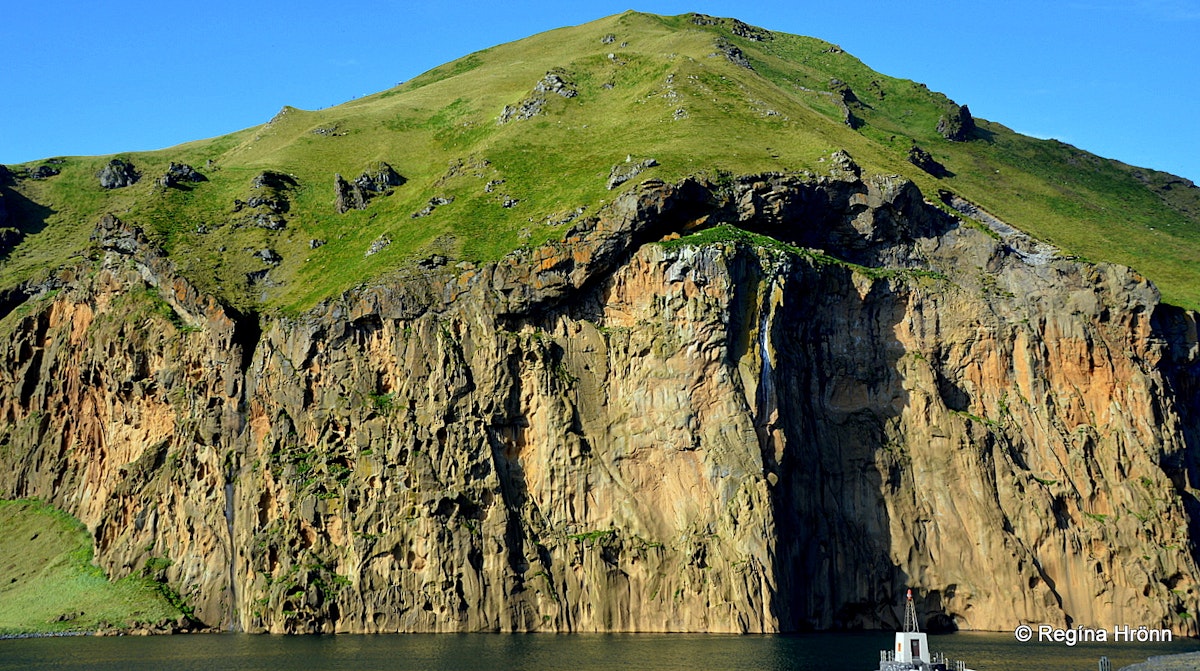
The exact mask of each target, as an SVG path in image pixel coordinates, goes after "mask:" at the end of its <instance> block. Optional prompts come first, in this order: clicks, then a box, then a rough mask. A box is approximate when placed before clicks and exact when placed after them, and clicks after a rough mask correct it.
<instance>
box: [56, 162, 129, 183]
mask: <svg viewBox="0 0 1200 671" xmlns="http://www.w3.org/2000/svg"><path fill="white" fill-rule="evenodd" d="M56 173H57V171H56ZM96 177H99V178H100V186H102V187H104V188H105V189H121V188H124V187H127V186H130V185H132V184H136V183H137V181H138V180H139V179H141V178H142V175H141V173H139V172H138V171H137V169H136V168H134V167H133V164H132V163H130V162H129V161H126V160H124V159H120V158H114V159H113V160H111V161H109V162H108V164H107V165H105V166H104V167H103V168H101V169H100V172H97V173H96Z"/></svg>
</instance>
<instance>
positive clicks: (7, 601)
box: [0, 501, 180, 634]
mask: <svg viewBox="0 0 1200 671" xmlns="http://www.w3.org/2000/svg"><path fill="white" fill-rule="evenodd" d="M0 539H3V542H0V634H12V633H22V632H33V631H36V632H55V631H95V630H96V629H98V628H110V627H115V628H126V627H128V626H130V625H131V624H133V623H151V624H153V623H158V622H161V621H163V620H170V621H172V622H174V621H175V619H176V618H178V617H179V615H180V612H179V610H178V609H176V608H174V607H172V606H171V604H170V603H168V602H167V600H166V599H165V598H164V597H163V595H162V594H161V593H160V589H161V588H160V586H159V584H158V583H154V582H151V581H149V580H147V579H142V578H135V577H130V578H126V579H124V580H120V581H118V582H115V583H112V582H109V581H108V580H107V579H106V578H105V576H104V573H103V572H102V571H101V570H100V569H98V568H96V567H95V566H93V565H92V563H91V561H92V539H91V537H90V536H89V535H88V533H87V530H86V529H84V528H83V525H81V524H80V523H79V520H76V519H75V518H73V517H70V516H68V515H66V514H64V513H62V512H60V511H58V510H55V509H54V508H51V507H49V506H45V505H43V504H41V503H38V502H36V501H0Z"/></svg>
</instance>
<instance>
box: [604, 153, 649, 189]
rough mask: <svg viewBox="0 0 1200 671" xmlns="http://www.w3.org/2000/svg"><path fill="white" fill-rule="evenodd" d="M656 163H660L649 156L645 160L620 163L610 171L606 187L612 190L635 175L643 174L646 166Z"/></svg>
mask: <svg viewBox="0 0 1200 671" xmlns="http://www.w3.org/2000/svg"><path fill="white" fill-rule="evenodd" d="M656 165H658V161H657V160H655V159H652V158H648V159H646V160H644V161H636V162H634V161H626V162H625V163H618V164H616V165H614V166H613V167H612V170H609V171H608V182H607V183H606V184H605V187H607V188H608V190H609V191H612V190H613V189H615V188H617V187H618V186H621V185H622V184H624V183H625V182H628V181H629V180H631V179H633V178H634V177H637V176H638V175H640V174H642V171H643V170H645V169H646V168H653V167H654V166H656Z"/></svg>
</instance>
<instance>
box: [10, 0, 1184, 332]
mask: <svg viewBox="0 0 1200 671" xmlns="http://www.w3.org/2000/svg"><path fill="white" fill-rule="evenodd" d="M550 72H553V73H555V76H556V77H557V78H558V80H559V81H561V82H564V83H565V85H566V88H567V89H569V90H570V95H561V94H559V93H558V92H557V91H556V90H555V87H554V86H551V87H549V88H547V87H546V86H545V85H542V86H541V88H542V89H543V90H542V91H538V90H537V89H538V88H539V82H542V81H543V80H544V78H546V77H547V73H550ZM539 98H540V99H541V103H540V108H539V112H538V113H537V114H536V115H535V116H532V117H530V118H525V119H517V118H509V119H508V120H507V121H503V117H504V114H503V111H504V109H505V108H506V106H507V107H509V108H512V109H522V108H523V104H525V103H531V102H535V101H536V99H539ZM958 102H959V103H966V104H968V105H969V103H970V102H971V101H969V100H964V101H958ZM534 106H537V105H534ZM955 109H957V108H956V107H955V106H954V103H953V102H952V101H950V100H949V99H948V98H946V97H945V96H944V95H942V94H940V93H936V92H933V91H930V90H929V89H928V88H926V87H925V86H924V85H922V84H919V83H916V82H913V81H910V80H906V79H899V78H894V77H890V76H887V75H884V74H881V73H878V72H875V71H874V70H872V69H870V68H869V67H867V66H866V65H865V64H863V63H862V62H861V61H859V60H858V59H856V58H854V57H853V56H851V55H850V54H847V53H845V52H844V51H843V50H841V49H840V48H838V47H837V46H836V45H833V44H830V43H828V42H824V41H822V40H819V39H814V38H811V37H801V36H796V35H788V34H784V33H776V32H769V31H765V30H761V29H756V28H753V27H750V26H746V25H745V24H742V23H740V22H737V21H734V20H731V19H714V18H712V17H704V16H701V15H694V14H685V15H681V16H671V17H664V16H656V15H651V14H641V13H637V12H626V13H623V14H619V15H616V16H610V17H607V18H603V19H600V20H597V21H594V22H591V23H587V24H584V25H580V26H573V27H567V28H561V29H558V30H552V31H549V32H546V33H542V34H539V35H535V36H533V37H529V38H527V39H524V40H520V41H517V42H512V43H509V44H502V45H499V46H495V47H492V48H489V49H484V50H482V51H479V52H476V53H473V54H470V55H467V56H465V57H463V58H460V59H458V60H456V61H453V62H451V63H448V64H446V65H442V66H439V67H437V68H434V69H433V70H431V71H429V72H426V73H425V74H422V75H420V76H418V77H416V78H415V79H413V80H411V81H409V82H406V83H404V84H402V85H400V86H397V87H396V88H393V89H390V90H388V91H384V92H381V93H378V94H375V95H372V96H367V97H364V98H361V99H357V100H353V101H350V102H347V103H345V104H342V105H338V106H335V107H330V108H327V109H323V110H315V111H305V110H299V109H296V108H293V107H286V106H285V107H283V108H282V109H281V111H280V112H279V114H277V115H276V116H275V117H274V118H273V119H271V120H270V121H269V122H268V123H266V124H264V125H261V126H257V127H254V128H249V129H246V130H242V131H238V132H236V133H231V134H229V135H225V136H221V137H217V138H212V139H208V140H200V141H197V142H191V143H188V144H183V145H179V146H177V147H171V148H169V149H164V150H161V151H154V152H138V153H130V154H123V155H121V156H120V158H123V159H127V160H129V161H130V162H132V163H133V164H134V166H135V167H136V169H137V170H138V171H139V172H140V173H141V174H142V178H141V180H140V181H139V182H137V183H136V184H133V185H132V186H127V187H124V188H117V189H104V188H101V186H100V184H99V180H98V179H97V177H96V174H97V172H98V171H99V170H101V168H103V167H104V166H105V164H107V163H108V162H109V161H110V160H111V159H112V158H114V157H111V156H103V157H62V158H59V159H55V160H54V162H53V163H50V164H48V165H49V167H52V168H53V169H55V170H58V171H59V174H57V175H54V176H50V177H45V178H43V179H34V178H21V179H19V180H18V181H17V182H16V183H15V184H12V185H10V186H3V187H0V196H3V198H2V199H0V200H3V201H6V202H8V203H9V209H10V211H12V212H15V213H16V219H17V220H18V226H17V228H20V229H21V230H22V231H23V233H24V237H23V238H22V240H21V242H19V243H18V244H16V245H15V247H13V248H12V249H11V250H9V251H8V253H7V255H4V254H0V256H3V257H4V260H3V262H2V264H0V288H4V287H9V286H12V285H14V284H17V283H19V282H22V281H25V280H27V279H29V278H31V277H33V276H35V275H37V274H38V273H43V272H45V271H46V269H48V268H54V267H57V266H59V265H62V264H65V263H67V262H69V260H70V259H71V258H72V257H73V255H75V254H77V253H78V252H79V251H80V250H81V249H83V248H84V247H85V246H86V244H87V237H88V235H89V233H90V232H91V230H92V227H93V226H94V225H95V222H96V221H97V220H98V219H99V217H100V216H101V215H102V214H103V213H104V212H113V213H116V214H117V215H118V216H119V217H120V218H122V219H123V220H125V221H126V222H127V223H130V224H134V225H138V226H141V227H143V228H144V229H145V230H146V231H147V232H148V234H149V235H150V236H151V237H152V238H153V239H154V240H155V241H156V242H158V243H159V244H160V245H161V246H162V247H163V248H164V249H165V250H166V251H167V253H168V254H169V255H170V256H171V257H172V259H173V260H174V261H175V263H176V264H177V265H178V266H179V268H180V269H181V272H182V273H183V274H184V275H185V276H186V277H188V279H189V280H191V281H192V282H193V283H194V284H195V285H196V286H197V287H199V288H200V289H202V290H204V291H206V292H209V293H212V294H214V295H216V296H218V297H220V298H221V299H222V300H223V301H225V302H227V303H229V304H231V305H233V306H235V307H238V308H241V309H247V308H249V309H253V310H267V311H270V310H283V311H287V312H292V313H295V312H299V311H303V310H305V309H308V308H310V307H312V306H313V305H315V304H317V303H318V302H320V301H322V300H324V299H327V298H330V297H332V296H335V295H337V294H339V293H341V292H343V291H345V290H347V289H350V288H352V287H354V286H356V285H359V284H362V283H364V282H369V281H371V280H372V279H374V278H378V277H380V276H383V275H386V274H387V273H388V272H389V271H390V270H393V269H395V268H396V267H398V266H400V265H404V264H407V263H411V262H413V261H414V260H417V259H420V258H424V257H427V256H429V255H431V254H440V255H443V256H446V257H448V258H450V259H451V260H463V261H473V262H480V261H485V262H486V261H492V260H495V259H498V258H499V257H501V256H503V255H504V254H505V253H507V252H509V251H512V250H513V249H516V248H519V247H523V246H532V245H537V244H539V243H541V242H543V241H546V240H548V239H551V238H557V237H560V236H561V235H562V234H563V233H564V231H565V229H566V228H569V226H570V224H569V221H571V220H572V218H573V217H577V216H590V215H593V214H595V213H596V212H597V211H599V210H600V209H601V208H602V207H603V206H604V205H605V204H606V203H607V202H611V200H612V199H613V197H614V196H615V195H616V194H617V193H619V192H620V191H622V190H625V189H629V188H634V187H635V186H636V185H637V183H638V182H640V181H642V180H645V179H648V178H658V179H662V180H665V181H675V180H679V179H682V178H684V177H687V176H690V175H696V174H708V175H716V174H722V173H733V174H752V173H759V172H767V171H805V170H807V171H811V172H814V173H817V174H824V173H825V172H826V168H827V167H828V165H829V164H828V163H827V162H826V159H827V157H828V156H829V155H830V154H831V153H832V152H833V151H835V150H837V149H842V150H845V151H847V152H849V153H850V155H852V156H853V157H854V159H855V161H856V162H857V163H858V164H859V165H860V166H862V167H863V169H864V170H865V171H866V172H868V173H885V174H900V175H904V176H906V177H908V178H909V179H911V180H913V181H914V182H916V183H917V185H918V186H919V187H920V188H921V190H922V191H923V192H924V193H925V194H926V196H927V197H929V198H930V199H934V198H936V194H937V191H938V190H939V189H945V190H948V191H952V192H954V193H956V194H958V195H960V196H962V197H964V198H967V199H968V200H971V201H973V202H975V203H977V204H978V205H980V206H981V207H983V208H985V209H987V210H988V211H989V212H991V213H992V214H994V215H995V216H997V217H999V218H1001V219H1003V220H1005V221H1007V222H1008V223H1010V224H1012V225H1014V226H1017V227H1018V228H1021V229H1023V230H1025V231H1026V232H1028V233H1030V234H1032V235H1034V236H1035V237H1038V238H1040V239H1043V240H1046V241H1049V242H1051V243H1053V244H1055V245H1057V246H1059V247H1061V248H1062V249H1063V250H1064V251H1066V252H1067V253H1072V254H1076V255H1078V256H1080V257H1084V258H1087V259H1090V260H1092V261H1112V262H1117V263H1122V264H1125V265H1129V266H1132V267H1134V268H1136V269H1137V270H1139V271H1140V272H1142V273H1143V274H1144V275H1146V276H1147V277H1149V278H1150V279H1151V280H1153V281H1154V282H1155V283H1156V284H1157V285H1158V286H1159V288H1160V289H1161V291H1162V292H1163V296H1164V298H1165V299H1166V300H1167V301H1168V302H1171V303H1174V304H1177V305H1181V306H1185V307H1189V308H1200V189H1197V188H1196V187H1195V186H1194V185H1191V184H1190V183H1188V182H1187V181H1186V180H1182V179H1180V178H1177V177H1174V176H1171V175H1168V174H1166V173H1161V172H1157V171H1153V170H1148V169H1142V168H1135V167H1132V166H1128V165H1125V164H1122V163H1119V162H1117V161H1112V160H1108V159H1103V158H1100V157H1098V156H1095V155H1093V154H1090V153H1088V152H1085V151H1082V150H1079V149H1077V148H1075V147H1072V146H1070V145H1066V144H1063V143H1061V142H1058V141H1055V140H1039V139H1035V138H1031V137H1027V136H1023V135H1020V134H1018V133H1015V132H1013V131H1012V130H1010V129H1008V128H1006V127H1004V126H1002V125H1000V124H999V123H995V122H991V121H986V120H982V119H976V120H975V123H976V126H977V128H976V129H975V130H974V131H973V132H971V133H969V134H968V137H966V138H965V141H951V140H948V139H946V138H945V137H943V136H942V134H941V133H939V131H938V125H939V120H940V119H941V118H942V117H943V116H946V115H947V114H949V113H951V112H952V111H953V110H955ZM848 119H849V120H850V121H851V123H847V120H848ZM914 146H917V147H920V148H921V149H922V150H923V151H924V152H927V153H928V155H929V156H930V157H931V158H932V159H933V160H934V161H936V163H937V164H939V165H940V166H941V168H942V170H941V171H935V172H936V173H937V174H934V173H931V172H927V171H926V170H925V169H922V168H920V167H918V166H917V165H915V164H914V163H912V162H910V161H909V156H910V152H912V151H913V148H914ZM648 158H653V159H655V160H656V161H657V165H656V166H653V167H650V168H648V169H646V170H644V171H643V172H642V173H641V174H639V175H638V176H636V177H635V178H634V179H631V180H630V181H628V182H626V183H625V184H622V185H620V186H618V187H617V188H616V189H615V190H609V189H607V188H606V186H607V182H608V178H609V175H610V171H611V170H612V169H613V167H614V166H620V165H628V164H629V163H627V159H629V161H630V162H638V161H643V160H645V159H648ZM381 161H382V162H386V163H388V164H389V165H390V166H392V167H393V168H394V169H395V170H396V172H398V173H399V174H400V175H401V176H403V178H404V180H405V181H404V183H403V184H401V185H399V186H395V187H394V189H393V190H392V193H391V194H390V195H378V196H375V197H372V198H371V199H370V200H369V202H367V204H366V207H365V209H350V210H349V211H348V212H345V213H343V214H339V213H337V212H336V211H335V201H336V200H337V194H336V191H335V175H336V174H340V175H341V176H342V177H343V178H344V179H345V180H346V181H347V182H353V180H354V179H355V178H356V177H358V176H359V175H360V174H362V173H363V172H364V171H365V170H368V169H370V167H371V166H375V165H377V164H378V162H381ZM172 162H176V163H186V164H188V165H191V166H192V167H194V168H195V169H196V170H198V171H199V172H200V173H202V174H203V175H204V176H205V177H206V178H207V181H203V182H196V183H192V184H187V185H185V186H184V188H167V187H163V186H160V185H157V184H156V178H158V177H160V176H161V175H163V174H164V173H165V172H166V171H167V167H168V165H169V164H170V163H172ZM43 163H47V162H32V163H29V164H26V165H23V166H11V168H12V169H13V171H14V172H16V173H18V174H20V173H21V172H22V171H26V172H28V171H32V170H35V169H37V168H38V167H39V166H40V165H41V164H43ZM268 170H269V171H275V172H278V173H281V174H284V175H288V176H290V177H291V178H292V179H294V181H295V183H294V185H293V186H289V187H287V188H285V189H283V190H282V195H283V196H284V197H285V198H286V201H287V202H286V211H285V212H281V213H278V218H279V222H277V223H280V222H281V223H282V226H276V227H274V228H272V227H269V226H267V227H264V226H262V225H260V224H259V223H256V222H255V221H253V216H252V215H254V214H255V213H257V214H267V212H266V211H265V210H264V209H263V207H259V208H257V209H256V208H242V209H238V207H237V205H236V204H235V203H236V201H242V202H243V203H244V202H246V201H248V200H249V199H251V198H253V197H255V196H262V195H265V194H266V192H265V191H263V190H262V189H261V188H259V189H256V188H255V187H254V180H255V178H256V177H257V176H258V175H261V174H262V173H263V172H264V171H268ZM431 206H432V207H431ZM581 208H582V214H580V212H581ZM422 213H424V214H422ZM414 215H419V216H414ZM269 218H270V217H268V219H269ZM9 226H12V224H11V223H10V224H9ZM267 250H269V251H270V252H271V253H267ZM369 252H370V253H369Z"/></svg>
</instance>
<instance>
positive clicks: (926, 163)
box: [908, 144, 949, 178]
mask: <svg viewBox="0 0 1200 671" xmlns="http://www.w3.org/2000/svg"><path fill="white" fill-rule="evenodd" d="M908 162H909V163H912V164H913V165H915V166H917V167H918V168H920V169H922V170H924V171H925V172H927V173H929V174H930V175H933V176H934V177H938V178H941V177H946V176H947V175H948V174H949V173H948V172H947V170H946V166H944V165H942V164H941V163H939V162H938V161H937V159H935V158H934V157H933V154H930V153H929V152H928V151H926V150H925V149H923V148H921V147H919V146H917V145H915V144H914V145H913V146H912V147H910V148H909V150H908Z"/></svg>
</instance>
